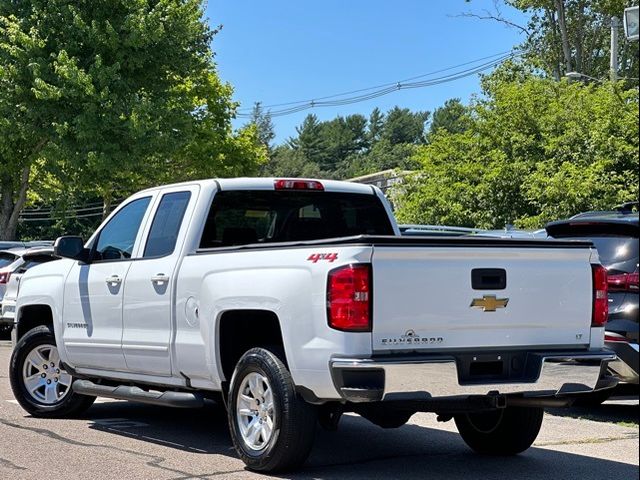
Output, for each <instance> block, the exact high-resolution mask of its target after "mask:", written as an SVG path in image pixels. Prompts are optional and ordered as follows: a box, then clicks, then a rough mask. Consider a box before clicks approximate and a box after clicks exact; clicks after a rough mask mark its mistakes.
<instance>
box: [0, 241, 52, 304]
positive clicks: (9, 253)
mask: <svg viewBox="0 0 640 480" xmlns="http://www.w3.org/2000/svg"><path fill="white" fill-rule="evenodd" d="M33 243H34V244H39V243H41V242H33ZM43 243H44V242H43ZM20 245H22V247H14V248H8V249H5V250H0V303H2V298H3V297H4V293H5V291H6V289H7V283H8V282H9V279H10V278H11V274H12V273H13V272H14V271H16V270H17V269H18V268H20V267H21V266H22V265H23V264H24V260H23V258H22V257H23V256H24V255H25V254H26V253H27V252H29V251H30V250H31V248H34V247H33V246H26V247H25V246H24V245H28V243H27V244H25V243H22V242H21V243H20ZM50 245H53V244H52V243H50ZM49 248H50V249H51V248H52V247H49Z"/></svg>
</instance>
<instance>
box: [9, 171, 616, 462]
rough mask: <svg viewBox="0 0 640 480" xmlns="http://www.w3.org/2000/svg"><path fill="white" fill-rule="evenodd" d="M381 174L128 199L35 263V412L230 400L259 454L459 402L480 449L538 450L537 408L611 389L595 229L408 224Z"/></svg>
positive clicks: (225, 183)
mask: <svg viewBox="0 0 640 480" xmlns="http://www.w3.org/2000/svg"><path fill="white" fill-rule="evenodd" d="M399 233H400V232H399V229H398V227H397V225H396V222H395V220H394V218H393V215H392V212H391V208H390V206H389V204H388V202H387V201H386V200H385V198H384V196H383V194H382V192H381V191H380V190H379V189H377V188H375V187H372V186H367V185H360V184H353V183H345V182H337V181H318V180H303V179H224V180H207V181H198V182H191V183H183V184H177V185H171V186H164V187H158V188H153V189H149V190H145V191H142V192H140V193H137V194H135V195H133V196H132V197H130V198H129V199H127V200H126V201H124V202H123V203H122V204H121V205H120V206H119V207H118V208H117V209H116V210H115V211H114V212H113V213H112V214H111V215H110V216H109V217H108V218H107V219H106V220H105V221H104V222H103V224H102V225H101V226H100V227H99V228H98V230H97V231H96V232H95V233H94V234H93V236H92V237H91V238H90V239H89V240H88V241H87V242H86V243H84V242H83V241H82V239H80V238H79V237H61V238H59V239H58V240H57V241H56V243H55V247H54V248H55V254H56V255H57V256H59V257H62V259H61V260H57V261H53V262H49V263H46V264H43V265H39V266H37V267H35V268H33V269H31V270H29V271H28V272H27V273H26V274H25V275H24V277H23V278H22V281H21V285H20V291H19V295H18V300H17V304H16V327H15V329H14V331H13V339H14V342H15V348H14V351H13V354H12V358H11V365H10V380H11V386H12V388H13V392H14V394H15V397H16V399H17V400H18V402H19V403H20V405H21V406H22V407H23V408H24V409H25V410H26V411H27V412H29V413H30V414H32V415H33V416H36V417H66V416H72V415H77V414H79V413H80V412H82V411H84V410H85V409H86V408H88V407H89V406H90V405H91V404H92V402H93V401H94V399H95V398H96V396H102V397H109V398H117V399H126V400H132V401H138V402H146V403H150V404H156V405H166V406H173V407H185V408H188V407H200V406H202V405H203V404H204V403H205V402H207V401H209V400H215V401H219V402H222V403H223V404H224V405H225V407H226V409H227V412H228V422H229V428H230V433H231V438H232V441H233V444H234V446H235V449H236V450H237V452H238V455H239V456H240V457H241V459H242V460H243V461H244V462H245V463H246V465H247V466H248V467H249V468H250V469H253V470H258V471H268V472H273V471H283V470H291V469H294V468H296V467H299V466H300V465H301V464H302V463H303V462H304V461H305V459H306V457H307V456H308V454H309V452H310V450H311V447H312V444H313V440H314V436H315V429H316V427H317V426H318V425H320V426H322V427H324V428H328V429H335V428H337V425H338V421H339V419H340V416H341V415H342V414H343V413H344V412H355V413H357V414H359V415H361V416H362V417H364V418H366V419H368V420H369V421H371V422H373V423H374V424H376V425H378V426H380V427H383V428H395V427H400V426H402V425H403V424H405V423H406V422H407V421H408V420H409V418H410V417H411V416H412V415H413V414H414V413H416V412H418V411H420V412H433V413H435V414H437V415H438V416H439V420H442V421H448V420H452V419H453V420H455V423H456V425H457V427H458V430H459V432H460V434H461V435H462V438H463V439H464V441H465V442H466V443H467V444H468V445H469V446H470V447H471V448H472V449H473V450H475V451H476V452H479V453H484V454H502V455H513V454H517V453H520V452H522V451H524V450H526V449H527V448H529V447H530V446H531V444H532V443H533V441H534V440H535V438H536V436H537V435H538V432H539V430H540V427H541V423H542V418H543V408H544V407H548V406H563V405H569V404H571V402H572V401H573V399H574V398H576V397H577V396H579V395H581V394H585V393H589V392H594V391H598V390H600V389H606V388H611V387H613V386H614V385H615V380H614V379H612V378H610V377H608V376H607V374H606V372H607V364H608V362H611V361H614V360H615V359H616V357H615V354H613V353H612V352H610V351H607V350H605V349H604V348H603V345H604V327H603V325H604V323H605V322H606V319H607V277H606V271H605V270H604V269H603V268H602V266H601V265H600V264H599V261H598V254H597V252H596V250H595V249H594V248H593V246H592V245H591V244H590V243H588V242H568V241H558V240H544V241H541V240H530V239H525V240H522V239H498V238H481V237H474V238H463V237H443V236H438V237H404V238H403V237H401V236H400V235H399Z"/></svg>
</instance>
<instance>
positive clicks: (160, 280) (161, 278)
mask: <svg viewBox="0 0 640 480" xmlns="http://www.w3.org/2000/svg"><path fill="white" fill-rule="evenodd" d="M151 281H152V282H153V283H157V284H158V285H164V284H165V283H167V282H169V275H165V274H164V273H159V274H157V275H154V276H153V277H151Z"/></svg>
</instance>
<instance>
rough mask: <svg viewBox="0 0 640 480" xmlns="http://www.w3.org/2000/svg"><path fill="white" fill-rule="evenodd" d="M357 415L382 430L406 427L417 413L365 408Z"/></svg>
mask: <svg viewBox="0 0 640 480" xmlns="http://www.w3.org/2000/svg"><path fill="white" fill-rule="evenodd" d="M357 413H358V414H359V415H360V416H361V417H363V418H366V419H367V420H369V421H370V422H371V423H373V424H374V425H377V426H378V427H380V428H400V427H402V426H403V425H405V424H406V423H407V422H408V421H409V419H410V418H411V417H412V416H413V414H414V413H415V412H410V411H406V410H395V409H393V408H389V407H387V408H383V407H381V408H378V407H377V406H375V407H373V408H367V407H365V408H363V409H361V410H358V411H357Z"/></svg>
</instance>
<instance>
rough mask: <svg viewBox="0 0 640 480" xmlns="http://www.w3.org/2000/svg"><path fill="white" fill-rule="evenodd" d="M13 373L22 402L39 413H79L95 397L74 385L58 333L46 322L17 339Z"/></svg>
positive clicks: (13, 385)
mask: <svg viewBox="0 0 640 480" xmlns="http://www.w3.org/2000/svg"><path fill="white" fill-rule="evenodd" d="M9 377H10V381H11V389H12V390H13V395H14V396H15V397H16V400H17V401H18V403H19V404H20V406H22V408H24V409H25V410H26V411H27V412H29V413H30V414H31V415H34V416H36V417H49V418H62V417H70V416H73V415H77V414H79V413H82V412H83V411H85V410H86V409H87V408H89V407H90V406H91V404H93V402H94V400H95V397H90V396H86V395H80V394H77V393H75V392H74V391H73V389H72V388H71V384H72V382H73V379H72V377H71V375H69V374H68V373H67V372H65V371H64V369H63V368H62V366H61V364H60V355H59V353H58V348H57V346H56V341H55V337H54V335H53V332H52V331H51V329H50V328H49V327H46V326H39V327H36V328H34V329H32V330H30V331H29V332H27V333H26V334H25V335H24V336H23V337H22V338H21V339H20V341H19V342H18V343H17V345H16V347H15V349H14V350H13V354H12V355H11V362H10V365H9Z"/></svg>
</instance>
